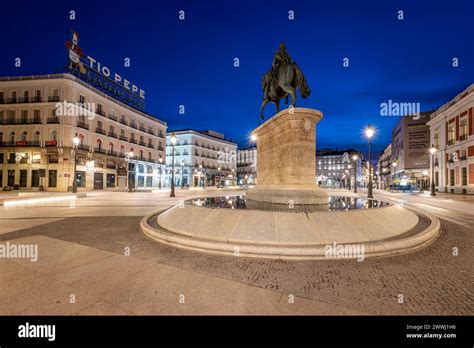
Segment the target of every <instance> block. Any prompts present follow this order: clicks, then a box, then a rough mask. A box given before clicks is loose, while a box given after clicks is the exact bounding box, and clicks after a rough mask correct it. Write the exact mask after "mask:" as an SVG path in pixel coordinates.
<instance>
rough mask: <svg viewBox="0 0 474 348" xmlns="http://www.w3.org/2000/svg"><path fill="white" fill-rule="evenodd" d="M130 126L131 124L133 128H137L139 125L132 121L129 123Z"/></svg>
mask: <svg viewBox="0 0 474 348" xmlns="http://www.w3.org/2000/svg"><path fill="white" fill-rule="evenodd" d="M129 126H130V127H132V128H135V129H137V125H136V124H135V123H130V125H129Z"/></svg>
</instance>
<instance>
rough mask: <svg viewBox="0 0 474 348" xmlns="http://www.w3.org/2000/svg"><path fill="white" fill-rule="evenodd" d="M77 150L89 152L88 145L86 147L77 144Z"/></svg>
mask: <svg viewBox="0 0 474 348" xmlns="http://www.w3.org/2000/svg"><path fill="white" fill-rule="evenodd" d="M77 148H78V149H79V150H86V151H89V145H86V144H79V145H77Z"/></svg>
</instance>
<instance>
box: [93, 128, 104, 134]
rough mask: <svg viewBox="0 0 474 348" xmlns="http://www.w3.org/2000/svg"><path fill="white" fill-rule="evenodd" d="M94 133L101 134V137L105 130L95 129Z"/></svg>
mask: <svg viewBox="0 0 474 348" xmlns="http://www.w3.org/2000/svg"><path fill="white" fill-rule="evenodd" d="M95 132H96V133H99V134H103V135H105V134H106V132H105V129H102V128H96V129H95Z"/></svg>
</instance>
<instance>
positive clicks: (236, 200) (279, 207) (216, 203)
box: [186, 196, 390, 212]
mask: <svg viewBox="0 0 474 348" xmlns="http://www.w3.org/2000/svg"><path fill="white" fill-rule="evenodd" d="M186 204H194V205H197V206H200V207H206V208H211V209H220V208H224V209H225V208H227V209H249V210H272V211H292V212H314V211H323V212H324V211H348V210H354V209H371V208H379V207H384V206H388V205H390V203H388V202H384V201H378V200H374V199H370V200H368V199H365V198H360V197H343V196H330V197H329V203H328V204H327V205H313V204H311V205H294V206H290V205H285V204H276V203H267V202H257V201H252V200H246V199H245V196H226V197H208V198H199V199H191V200H188V201H186Z"/></svg>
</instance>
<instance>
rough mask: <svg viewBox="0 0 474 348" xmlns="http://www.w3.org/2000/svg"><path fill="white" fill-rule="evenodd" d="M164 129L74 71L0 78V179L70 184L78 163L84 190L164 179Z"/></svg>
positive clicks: (53, 187) (45, 185)
mask: <svg viewBox="0 0 474 348" xmlns="http://www.w3.org/2000/svg"><path fill="white" fill-rule="evenodd" d="M166 129H167V126H166V123H165V122H163V121H160V120H158V119H157V118H155V117H153V116H151V115H149V114H147V113H145V112H143V111H141V110H138V109H135V108H133V107H131V106H129V105H127V104H124V103H122V102H121V101H119V100H117V99H115V98H113V97H111V96H110V95H108V94H106V93H104V92H102V91H100V90H98V89H96V88H94V87H93V86H91V85H89V84H87V83H86V82H84V81H83V79H79V78H77V77H75V76H73V75H72V74H69V73H64V74H54V75H41V76H19V77H5V78H0V183H1V185H2V187H3V186H10V187H13V188H14V189H33V190H34V189H44V190H48V191H67V190H68V189H71V187H72V183H73V178H72V176H73V173H74V165H75V164H76V165H77V166H76V180H77V183H78V189H79V190H93V189H107V188H109V189H114V188H120V189H126V188H127V187H128V185H129V183H128V177H129V175H130V178H131V184H132V185H133V186H135V187H138V188H146V187H150V188H151V187H159V186H160V185H161V181H162V180H163V179H162V175H161V169H162V168H163V167H164V158H165V144H166ZM76 135H77V137H78V138H79V139H80V143H79V145H78V146H77V149H75V148H74V145H73V138H74V137H75V136H76ZM131 152H133V157H131V158H129V154H130V153H131ZM163 169H164V168H163Z"/></svg>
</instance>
